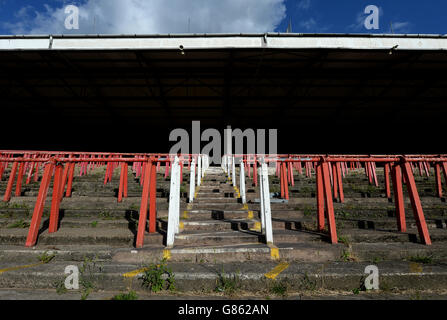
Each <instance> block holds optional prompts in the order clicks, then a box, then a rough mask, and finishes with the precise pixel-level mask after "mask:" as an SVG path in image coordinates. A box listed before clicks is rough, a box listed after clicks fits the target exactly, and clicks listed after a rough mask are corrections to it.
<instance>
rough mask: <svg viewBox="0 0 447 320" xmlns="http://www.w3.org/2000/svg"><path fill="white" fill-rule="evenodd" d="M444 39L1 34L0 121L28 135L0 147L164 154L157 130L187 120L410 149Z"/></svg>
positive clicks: (437, 111) (435, 79)
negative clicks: (30, 137)
mask: <svg viewBox="0 0 447 320" xmlns="http://www.w3.org/2000/svg"><path fill="white" fill-rule="evenodd" d="M446 49H447V37H446V36H443V35H364V34H361V35H353V34H350V35H346V34H278V33H267V34H202V35H191V34H181V35H52V36H49V35H45V36H37V35H36V36H34V35H33V36H0V95H1V99H2V112H3V117H2V118H3V119H8V120H7V121H4V123H2V126H3V130H4V132H9V131H8V130H10V131H14V130H16V129H17V126H18V125H19V127H20V128H24V129H26V130H28V131H29V132H32V133H33V136H34V137H35V143H36V145H29V144H25V145H24V144H19V145H18V143H22V142H21V140H20V139H19V138H18V137H14V136H9V138H8V139H4V141H3V142H2V143H3V145H4V147H3V148H10V149H18V148H19V149H39V148H40V149H42V148H45V149H59V150H63V149H71V150H73V149H78V150H87V149H88V148H86V145H85V144H86V143H91V144H94V146H92V148H91V149H92V151H101V150H104V151H123V152H124V151H142V152H149V151H153V152H166V151H169V150H166V148H167V147H168V146H169V141H168V136H169V131H170V130H172V129H174V128H177V127H180V128H190V126H191V121H192V120H200V121H201V124H202V128H207V127H212V128H217V129H223V128H225V127H226V125H232V126H233V128H235V127H236V128H241V129H244V128H253V129H256V128H266V129H268V128H277V129H278V130H279V138H280V139H281V137H283V138H289V137H291V136H296V137H297V140H296V144H294V145H292V146H290V144H287V145H284V146H283V147H281V141H280V149H279V150H278V152H280V153H288V152H295V153H299V152H316V153H322V152H323V153H325V152H328V153H338V152H346V151H351V150H350V149H349V146H347V145H346V143H345V142H343V141H346V139H347V140H349V139H350V138H349V137H350V136H352V135H356V136H358V135H360V136H362V138H363V139H364V140H365V141H366V142H367V143H365V145H364V146H362V147H363V149H361V150H359V149H356V150H355V151H358V152H366V153H385V152H392V153H404V152H412V153H418V152H422V149H421V148H422V147H424V146H426V144H424V143H423V141H424V139H425V138H426V137H437V136H442V135H445V133H444V130H442V128H443V127H444V126H445V125H444V122H445V120H444V119H447V118H446V116H447V108H446V106H445V105H446V101H447V90H446V89H447V79H446V77H445V75H446V74H447V51H446ZM58 126H59V127H60V128H61V129H62V131H61V132H62V133H61V134H54V128H55V127H58ZM422 126H424V127H423V128H422ZM322 130H324V131H325V132H329V135H328V140H324V139H323V140H321V139H320V140H316V139H314V138H312V135H313V133H315V132H322ZM48 136H51V140H50V139H48ZM154 136H156V137H158V138H159V140H160V141H161V142H160V143H158V142H153V141H151V143H152V146H151V147H150V148H149V147H148V146H147V144H146V145H138V144H139V143H141V137H148V138H149V137H154ZM110 137H112V138H110ZM113 139H126V141H127V146H128V148H127V149H126V150H124V149H123V148H122V147H121V146H117V145H116V143H115V142H116V141H115V140H113ZM135 139H136V140H135ZM334 139H338V141H339V142H336V143H335V142H334ZM390 139H394V140H393V141H394V142H393V143H395V144H394V145H392V144H390V143H391V142H390ZM33 141H34V140H33ZM42 141H52V142H51V143H52V144H51V145H45V146H40V145H38V144H39V143H42ZM373 141H374V142H376V141H381V144H374V146H373ZM396 141H398V143H397V142H396ZM418 141H419V142H418ZM27 143H30V142H29V141H28V142H27ZM384 143H388V145H387V146H386V145H385V144H384ZM98 146H100V147H101V148H102V149H101V150H99V149H98ZM439 147H440V149H439V151H437V150H433V149H430V150H427V152H435V153H436V152H444V153H445V150H443V151H442V150H441V149H442V148H441V145H439ZM343 148H345V149H343ZM396 148H397V149H396ZM352 151H354V150H352Z"/></svg>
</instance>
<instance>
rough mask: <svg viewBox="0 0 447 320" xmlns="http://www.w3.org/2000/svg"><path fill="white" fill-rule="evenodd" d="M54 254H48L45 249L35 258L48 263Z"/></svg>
mask: <svg viewBox="0 0 447 320" xmlns="http://www.w3.org/2000/svg"><path fill="white" fill-rule="evenodd" d="M55 256H56V254H54V253H53V254H48V252H47V251H45V252H44V253H42V254H41V255H40V256H37V258H38V259H39V261H41V262H43V263H49V262H50V261H51V260H53V258H54V257H55Z"/></svg>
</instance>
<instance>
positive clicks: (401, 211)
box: [391, 164, 407, 232]
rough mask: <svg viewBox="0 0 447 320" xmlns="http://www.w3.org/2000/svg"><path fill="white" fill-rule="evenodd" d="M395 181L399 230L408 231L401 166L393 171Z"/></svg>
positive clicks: (395, 167) (394, 167)
mask: <svg viewBox="0 0 447 320" xmlns="http://www.w3.org/2000/svg"><path fill="white" fill-rule="evenodd" d="M391 175H392V179H393V191H394V202H395V206H396V218H397V230H399V231H400V232H406V231H407V224H406V221H405V206H404V195H403V190H402V171H401V167H400V165H399V164H395V165H394V166H393V168H392V170H391Z"/></svg>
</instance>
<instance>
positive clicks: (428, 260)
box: [407, 255, 433, 264]
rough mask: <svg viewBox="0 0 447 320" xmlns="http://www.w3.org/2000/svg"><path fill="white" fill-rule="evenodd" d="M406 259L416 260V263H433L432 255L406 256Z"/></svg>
mask: <svg viewBox="0 0 447 320" xmlns="http://www.w3.org/2000/svg"><path fill="white" fill-rule="evenodd" d="M407 260H408V261H411V262H416V263H423V264H430V263H433V255H429V256H420V255H416V256H410V257H408V258H407Z"/></svg>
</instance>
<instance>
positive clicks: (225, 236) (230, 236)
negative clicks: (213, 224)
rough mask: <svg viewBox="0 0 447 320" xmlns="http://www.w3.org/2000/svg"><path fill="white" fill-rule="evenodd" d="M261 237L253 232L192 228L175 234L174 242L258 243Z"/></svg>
mask: <svg viewBox="0 0 447 320" xmlns="http://www.w3.org/2000/svg"><path fill="white" fill-rule="evenodd" d="M262 239H263V237H262V236H261V235H260V234H258V233H255V232H250V233H249V232H240V231H233V230H232V231H209V230H194V231H183V232H181V233H179V234H177V235H176V236H175V241H174V243H175V244H177V245H186V244H196V245H216V244H217V245H221V244H239V243H258V242H260V241H262Z"/></svg>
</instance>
